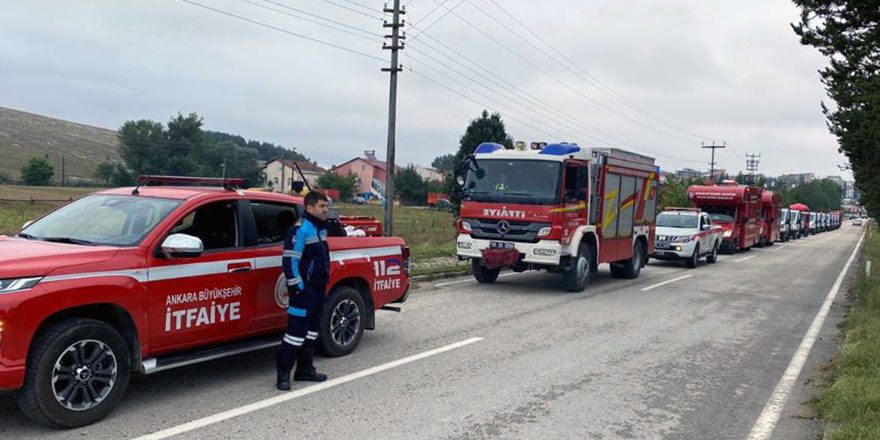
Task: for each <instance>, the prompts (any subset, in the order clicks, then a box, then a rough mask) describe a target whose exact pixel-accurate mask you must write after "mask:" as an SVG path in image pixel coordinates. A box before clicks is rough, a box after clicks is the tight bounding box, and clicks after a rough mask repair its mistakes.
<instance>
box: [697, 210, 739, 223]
mask: <svg viewBox="0 0 880 440" xmlns="http://www.w3.org/2000/svg"><path fill="white" fill-rule="evenodd" d="M701 208H703V211H706V212H708V213H709V218H711V219H712V221H713V222H724V223H730V222H732V221H733V219H735V218H736V207H734V206H701Z"/></svg>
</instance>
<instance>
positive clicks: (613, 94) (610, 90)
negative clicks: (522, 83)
mask: <svg viewBox="0 0 880 440" xmlns="http://www.w3.org/2000/svg"><path fill="white" fill-rule="evenodd" d="M489 1H490V2H491V3H492V4H494V5H495V6H496V7H497V8H498V9H500V10H501V12H503V13H504V14H505V15H507V16H508V17H510V18H511V19H512V20H513V21H515V22H516V23H517V24H518V25H520V26H521V27H522V28H523V29H525V30H526V31H527V32H528V33H529V34H531V35H532V36H533V37H534V38H536V39H537V40H538V41H540V42H541V43H543V44H544V45H545V46H547V47H549V48H550V50H552V51H553V52H555V53H556V54H557V55H559V56H560V57H561V58H562V59H563V60H565V61H567V62H568V63H570V64H571V65H573V66H574V67H576V68H577V69H578V70H580V72H582V75H581V76H583V77H585V78H586V79H588V81H590V82H591V84H592V85H593V86H594V87H596V88H598V89H599V90H602V91H604V92H605V93H607V94H608V95H609V96H611V97H612V98H615V99H617V100H618V101H620V102H622V103H624V104H625V105H627V106H629V107H630V108H633V109H634V110H636V111H638V112H639V113H642V114H643V115H645V116H647V117H649V118H651V119H654V120H655V121H657V122H660V123H662V124H664V125H666V126H667V127H669V128H672V129H674V130H678V131H680V132H682V133H684V134H686V135H688V136H691V137H694V138H696V139H698V140H699V139H707V138H706V137H705V136H701V135H699V134H695V133H692V132H690V131H688V130H685V129H683V128H681V127H678V126H676V125H673V124H671V123H669V122H667V121H665V120H663V119H661V118H659V117H657V116H656V115H654V114H652V113H651V112H649V111H647V110H645V109H644V108H643V107H641V106H639V105H638V104H636V103H634V102H632V101H631V100H629V99H627V98H626V96H624V95H623V94H621V93H620V92H618V91H616V90H614V88H613V87H611V86H609V85H608V84H605V83H604V82H602V81H601V80H600V79H599V78H597V77H596V76H594V75H593V74H591V73H590V72H589V71H588V70H586V69H585V68H583V67H582V66H580V65H579V64H577V63H575V62H574V61H573V60H571V59H570V58H569V57H568V56H566V55H565V54H564V53H563V52H562V51H561V50H559V49H558V48H556V46H553V45H552V44H550V43H548V42H547V40H545V39H544V38H543V37H541V35H539V34H538V33H536V32H535V31H534V30H532V28H531V27H529V26H527V25H526V24H525V23H523V22H522V21H520V20H519V19H518V18H516V16H514V15H513V14H512V13H510V12H509V11H508V10H507V9H505V8H504V7H503V6H501V4H499V3H498V2H497V1H496V0H489ZM471 4H473V2H471ZM560 64H561V63H560Z"/></svg>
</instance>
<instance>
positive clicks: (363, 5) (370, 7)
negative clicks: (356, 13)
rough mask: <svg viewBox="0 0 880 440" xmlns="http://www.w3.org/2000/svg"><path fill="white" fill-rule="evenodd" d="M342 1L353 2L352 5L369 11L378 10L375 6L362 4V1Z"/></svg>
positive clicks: (345, 0)
mask: <svg viewBox="0 0 880 440" xmlns="http://www.w3.org/2000/svg"><path fill="white" fill-rule="evenodd" d="M343 1H344V2H346V3H350V4H353V5H355V6H360V7H362V8H364V9H366V10H368V11H370V12H377V11H378V9H377V8H374V7H372V6H367V5H365V4H363V3H360V2H356V1H354V0H343Z"/></svg>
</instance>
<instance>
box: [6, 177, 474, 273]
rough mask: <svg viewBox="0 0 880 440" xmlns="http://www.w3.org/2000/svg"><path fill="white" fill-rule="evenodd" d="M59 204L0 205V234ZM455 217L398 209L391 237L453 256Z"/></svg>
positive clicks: (420, 255)
mask: <svg viewBox="0 0 880 440" xmlns="http://www.w3.org/2000/svg"><path fill="white" fill-rule="evenodd" d="M96 190H97V189H96V188H56V187H33V186H12V185H0V199H18V200H30V199H31V198H33V199H35V200H65V199H68V198H71V197H72V198H74V199H76V198H77V197H80V196H82V195H85V194H88V193H91V192H93V191H96ZM60 205H61V203H27V202H0V234H6V235H9V234H15V233H17V232H18V230H19V228H20V227H21V225H22V224H24V222H26V221H28V220H34V219H36V218H38V217H40V216H41V215H43V214H44V213H46V212H48V211H49V210H51V209H54V208H55V207H57V206H60ZM334 209H336V210H338V211H339V212H340V213H341V214H343V215H365V216H370V217H375V218H377V219H379V220H380V221H381V220H382V218H383V217H384V211H383V208H382V207H381V206H375V205H351V204H337V205H334ZM454 222H455V217H453V215H452V214H451V213H449V212H446V211H435V210H431V209H427V208H421V207H409V206H399V207H395V210H394V235H397V236H400V237H403V238H404V239H405V240H406V242H407V244H409V246H410V248H411V250H412V255H413V259H414V260H416V261H422V260H425V259H429V258H437V257H451V256H454V255H455V235H456V232H455V227H454Z"/></svg>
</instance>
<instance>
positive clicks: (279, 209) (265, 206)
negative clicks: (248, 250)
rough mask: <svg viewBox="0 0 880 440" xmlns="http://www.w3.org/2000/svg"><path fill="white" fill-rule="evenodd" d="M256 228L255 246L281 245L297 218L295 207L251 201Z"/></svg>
mask: <svg viewBox="0 0 880 440" xmlns="http://www.w3.org/2000/svg"><path fill="white" fill-rule="evenodd" d="M250 203H251V211H252V212H253V213H254V223H256V226H257V245H258V246H259V245H265V244H275V243H281V241H282V240H284V235H285V234H286V233H287V230H288V229H290V227H291V226H292V225H293V223H294V222H296V220H297V218H299V214H298V213H297V209H296V206H294V205H285V204H281V203H269V202H258V201H254V200H251V202H250Z"/></svg>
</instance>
